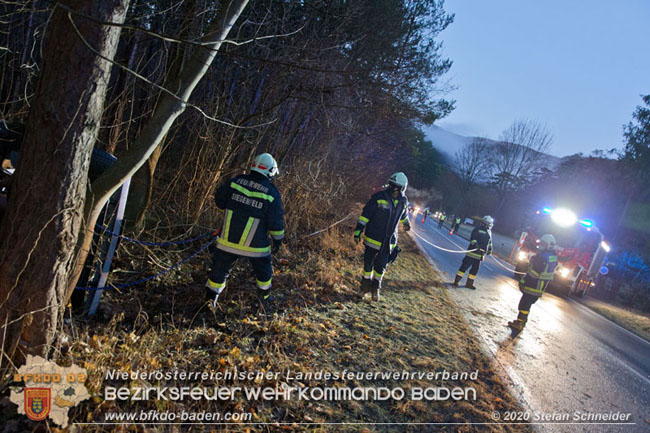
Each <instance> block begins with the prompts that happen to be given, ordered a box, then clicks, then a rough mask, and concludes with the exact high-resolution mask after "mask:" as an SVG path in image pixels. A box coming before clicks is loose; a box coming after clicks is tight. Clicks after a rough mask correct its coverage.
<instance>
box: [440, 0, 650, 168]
mask: <svg viewBox="0 0 650 433" xmlns="http://www.w3.org/2000/svg"><path fill="white" fill-rule="evenodd" d="M445 10H446V11H447V12H448V13H454V14H455V19H454V22H453V23H452V24H451V25H450V26H449V27H447V29H445V30H444V31H443V32H442V33H440V35H439V38H438V40H441V41H442V42H443V53H444V55H445V56H446V57H448V58H449V59H451V60H452V61H453V66H452V68H451V70H450V72H449V73H448V74H447V76H446V78H447V79H449V81H450V84H452V85H453V86H455V87H456V89H455V90H453V91H451V92H450V93H449V94H448V95H447V98H450V99H455V100H456V109H455V110H454V111H453V112H452V113H451V114H450V115H449V116H447V117H446V118H444V119H442V120H440V121H438V122H436V124H437V125H438V126H440V127H442V128H444V129H446V130H448V131H451V132H454V133H456V134H461V135H465V136H484V137H488V138H492V139H498V138H499V135H500V133H501V132H502V131H503V130H504V129H506V128H507V127H508V126H509V125H510V124H511V123H512V122H513V121H515V120H517V119H533V120H537V121H540V122H542V123H545V124H546V126H547V127H548V129H549V130H550V131H551V133H552V134H553V137H554V141H553V144H552V146H551V149H550V152H549V153H551V154H553V155H556V156H567V155H572V154H574V153H578V152H582V153H583V154H585V155H589V154H591V152H592V151H593V150H596V149H611V148H622V147H623V125H625V124H627V123H628V122H630V121H631V120H632V114H633V112H634V110H635V108H636V107H637V106H638V105H641V104H642V100H641V97H640V95H642V94H644V95H645V94H650V0H620V1H612V0H609V1H604V0H563V1H561V0H543V1H539V0H489V1H488V0H446V1H445Z"/></svg>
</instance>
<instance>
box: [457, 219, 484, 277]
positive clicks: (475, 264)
mask: <svg viewBox="0 0 650 433" xmlns="http://www.w3.org/2000/svg"><path fill="white" fill-rule="evenodd" d="M493 225H494V220H493V219H492V217H491V216H490V215H486V216H484V217H483V220H482V221H481V224H480V226H479V227H476V228H475V229H474V230H473V231H472V235H471V236H470V239H469V247H468V248H467V249H468V250H473V251H470V252H468V253H467V254H466V255H465V258H463V262H462V263H461V264H460V269H459V270H458V272H457V273H456V278H455V279H454V287H458V283H460V280H462V279H463V276H464V275H465V271H467V269H469V268H470V267H471V269H470V270H469V275H468V276H467V283H466V284H465V287H467V288H468V289H472V290H476V287H474V279H475V278H476V274H478V269H479V267H480V266H481V262H482V261H483V257H484V256H485V255H486V254H488V255H489V254H492V226H493Z"/></svg>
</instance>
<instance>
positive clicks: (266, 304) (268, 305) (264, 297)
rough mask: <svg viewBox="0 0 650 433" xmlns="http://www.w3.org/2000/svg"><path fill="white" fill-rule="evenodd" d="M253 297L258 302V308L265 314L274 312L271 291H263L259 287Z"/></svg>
mask: <svg viewBox="0 0 650 433" xmlns="http://www.w3.org/2000/svg"><path fill="white" fill-rule="evenodd" d="M255 296H256V297H257V301H258V308H259V309H260V310H262V312H263V313H265V314H273V313H274V312H275V307H274V303H273V297H272V296H271V290H270V289H267V290H263V289H260V288H259V287H258V288H257V291H256V292H255Z"/></svg>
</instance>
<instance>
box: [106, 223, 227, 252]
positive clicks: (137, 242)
mask: <svg viewBox="0 0 650 433" xmlns="http://www.w3.org/2000/svg"><path fill="white" fill-rule="evenodd" d="M95 233H97V234H104V233H108V234H109V235H111V236H117V237H118V238H120V239H124V240H125V241H129V242H133V243H134V244H139V245H146V246H151V247H153V246H163V247H168V246H170V245H182V244H188V243H190V242H194V241H198V240H200V239H205V238H207V237H208V236H212V235H214V234H215V232H210V233H206V234H203V235H201V236H197V237H195V238H192V239H186V240H183V241H167V242H148V241H139V240H137V239H132V238H129V237H126V236H124V235H118V234H117V233H113V232H112V231H110V230H109V229H108V228H106V227H102V226H101V225H99V224H97V225H96V226H95Z"/></svg>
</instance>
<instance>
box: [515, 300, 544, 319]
mask: <svg viewBox="0 0 650 433" xmlns="http://www.w3.org/2000/svg"><path fill="white" fill-rule="evenodd" d="M539 298H540V297H539V296H535V295H531V294H530V293H524V294H523V295H521V300H520V301H519V307H518V308H519V317H517V319H519V320H521V321H522V322H525V321H526V320H528V313H530V307H531V306H532V305H533V304H534V303H535V302H537V300H538V299H539Z"/></svg>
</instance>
